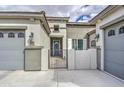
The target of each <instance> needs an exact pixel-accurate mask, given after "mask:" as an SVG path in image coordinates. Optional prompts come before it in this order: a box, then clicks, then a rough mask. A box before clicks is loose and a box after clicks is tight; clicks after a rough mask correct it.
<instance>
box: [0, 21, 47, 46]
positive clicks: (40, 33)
mask: <svg viewBox="0 0 124 93" xmlns="http://www.w3.org/2000/svg"><path fill="white" fill-rule="evenodd" d="M0 26H27V29H26V30H25V46H28V39H29V35H30V33H31V32H33V33H34V41H35V45H36V46H44V47H45V48H49V43H48V42H49V37H48V36H47V34H46V33H45V32H44V29H43V27H41V25H40V21H39V20H35V21H34V22H33V21H31V20H28V19H25V20H24V19H0ZM44 38H45V39H44ZM43 41H45V42H43Z"/></svg>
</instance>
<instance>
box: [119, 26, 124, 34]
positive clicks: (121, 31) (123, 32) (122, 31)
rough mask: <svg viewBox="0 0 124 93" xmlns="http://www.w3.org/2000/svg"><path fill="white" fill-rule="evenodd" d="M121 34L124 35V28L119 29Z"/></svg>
mask: <svg viewBox="0 0 124 93" xmlns="http://www.w3.org/2000/svg"><path fill="white" fill-rule="evenodd" d="M119 34H124V26H122V27H120V28H119Z"/></svg>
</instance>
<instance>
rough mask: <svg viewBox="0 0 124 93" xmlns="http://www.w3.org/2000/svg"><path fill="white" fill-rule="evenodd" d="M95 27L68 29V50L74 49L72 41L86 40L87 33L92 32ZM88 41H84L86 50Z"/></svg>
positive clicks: (71, 27)
mask: <svg viewBox="0 0 124 93" xmlns="http://www.w3.org/2000/svg"><path fill="white" fill-rule="evenodd" d="M94 28H95V27H94V26H80V27H79V26H69V27H67V38H68V49H72V39H84V38H85V36H86V33H88V32H90V31H92V30H93V29H94ZM86 42H87V40H86V39H84V49H86V47H87V43H86Z"/></svg>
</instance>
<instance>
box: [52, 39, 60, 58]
mask: <svg viewBox="0 0 124 93" xmlns="http://www.w3.org/2000/svg"><path fill="white" fill-rule="evenodd" d="M60 55H61V50H60V40H53V56H60Z"/></svg>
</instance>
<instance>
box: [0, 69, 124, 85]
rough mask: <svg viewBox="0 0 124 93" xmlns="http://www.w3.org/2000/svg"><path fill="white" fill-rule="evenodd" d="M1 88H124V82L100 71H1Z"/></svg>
mask: <svg viewBox="0 0 124 93" xmlns="http://www.w3.org/2000/svg"><path fill="white" fill-rule="evenodd" d="M0 86H4V87H6V86H9V87H29V86H33V87H57V86H58V87H121V86H122V87H124V82H121V81H119V80H117V79H115V78H113V77H111V76H109V75H107V74H105V73H103V72H101V71H98V70H72V71H67V70H49V71H33V72H31V71H30V72H29V71H28V72H24V71H0Z"/></svg>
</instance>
